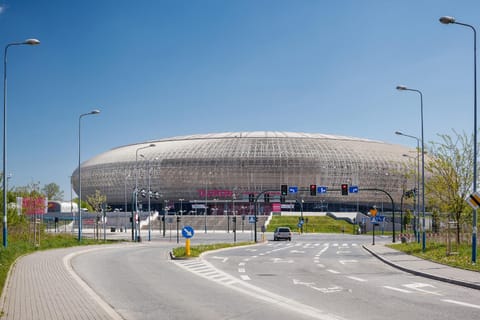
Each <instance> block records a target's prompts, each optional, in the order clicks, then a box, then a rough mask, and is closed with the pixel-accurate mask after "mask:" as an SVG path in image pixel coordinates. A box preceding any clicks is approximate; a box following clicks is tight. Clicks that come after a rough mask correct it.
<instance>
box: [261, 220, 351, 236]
mask: <svg viewBox="0 0 480 320" xmlns="http://www.w3.org/2000/svg"><path fill="white" fill-rule="evenodd" d="M298 219H299V217H281V216H274V217H272V220H271V221H270V223H269V224H268V227H267V231H269V232H273V231H275V228H276V227H290V229H291V230H292V231H293V232H297V231H298V229H299V228H298ZM307 219H308V222H306V221H307ZM354 228H355V226H354V225H352V224H351V223H348V222H346V221H344V220H335V219H333V218H331V217H327V216H323V217H304V224H303V232H305V233H313V232H316V233H342V232H345V233H353V232H354Z"/></svg>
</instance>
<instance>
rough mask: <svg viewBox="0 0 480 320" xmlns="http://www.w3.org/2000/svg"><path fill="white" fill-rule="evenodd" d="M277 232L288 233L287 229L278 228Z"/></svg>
mask: <svg viewBox="0 0 480 320" xmlns="http://www.w3.org/2000/svg"><path fill="white" fill-rule="evenodd" d="M278 232H290V229H289V228H279V229H278Z"/></svg>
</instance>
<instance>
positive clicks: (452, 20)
mask: <svg viewBox="0 0 480 320" xmlns="http://www.w3.org/2000/svg"><path fill="white" fill-rule="evenodd" d="M438 20H439V21H440V22H441V23H443V24H458V25H461V26H464V27H468V28H470V29H472V30H473V192H476V191H477V31H476V30H475V28H474V27H473V26H472V25H470V24H466V23H461V22H457V21H455V18H453V17H448V16H444V17H441V18H440V19H438ZM472 224H473V229H472V262H473V263H476V262H477V210H476V209H475V210H473V223H472Z"/></svg>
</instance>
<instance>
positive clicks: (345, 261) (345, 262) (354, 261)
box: [340, 260, 358, 264]
mask: <svg viewBox="0 0 480 320" xmlns="http://www.w3.org/2000/svg"><path fill="white" fill-rule="evenodd" d="M356 262H358V260H340V263H341V264H347V263H356Z"/></svg>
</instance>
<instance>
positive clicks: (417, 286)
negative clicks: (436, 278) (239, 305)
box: [403, 282, 441, 296]
mask: <svg viewBox="0 0 480 320" xmlns="http://www.w3.org/2000/svg"><path fill="white" fill-rule="evenodd" d="M403 286H404V287H407V288H409V289H413V290H417V291H420V292H423V293H428V294H433V295H436V296H441V294H440V293H438V292H433V291H429V290H425V289H421V288H435V287H434V286H433V285H431V284H427V283H418V282H417V283H409V284H404V285H403Z"/></svg>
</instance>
